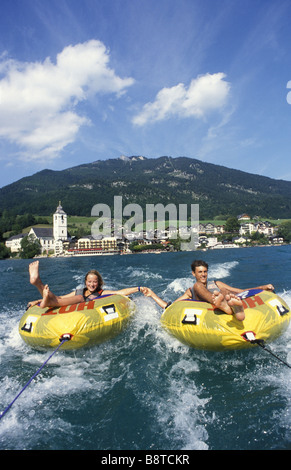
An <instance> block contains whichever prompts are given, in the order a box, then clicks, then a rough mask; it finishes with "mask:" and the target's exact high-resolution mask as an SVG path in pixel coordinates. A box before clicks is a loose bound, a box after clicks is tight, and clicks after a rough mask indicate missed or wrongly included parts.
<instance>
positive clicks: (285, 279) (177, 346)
mask: <svg viewBox="0 0 291 470" xmlns="http://www.w3.org/2000/svg"><path fill="white" fill-rule="evenodd" d="M197 257H198V258H203V259H205V260H206V261H208V262H209V263H210V271H209V278H210V279H211V278H215V279H221V280H224V281H225V282H227V283H228V284H232V285H234V286H237V287H242V288H245V287H246V288H247V287H252V286H256V285H258V284H265V283H269V282H271V283H273V284H274V285H275V288H276V292H277V293H278V294H279V295H281V296H282V297H283V298H284V299H285V300H286V301H287V303H288V304H289V305H291V273H290V269H289V262H290V258H291V247H290V246H285V247H272V248H250V249H233V250H217V251H211V252H196V253H186V252H182V253H167V254H164V253H163V254H160V255H156V254H140V255H129V256H103V257H86V258H74V259H64V258H60V259H44V260H41V261H40V269H41V276H42V278H43V280H44V281H45V282H48V283H49V285H50V288H51V289H52V291H54V292H55V293H57V294H62V293H67V292H70V291H71V290H73V289H74V288H75V287H76V286H77V285H80V284H81V283H82V281H83V277H84V275H85V273H86V272H87V271H88V270H89V269H91V268H96V269H98V270H99V271H100V272H101V273H102V275H103V277H104V280H105V284H106V287H107V288H116V289H117V288H122V287H125V286H133V285H148V286H149V287H151V288H152V289H153V290H155V292H157V293H158V294H159V295H160V296H161V297H162V298H164V299H167V300H174V299H175V298H176V297H177V296H179V295H180V294H182V293H183V292H184V291H185V289H186V288H187V287H189V286H190V285H191V284H192V283H193V280H192V276H191V269H190V264H191V262H192V260H193V259H194V258H197ZM29 262H30V261H29V260H11V261H10V260H5V261H1V262H0V273H1V276H0V286H1V299H0V412H1V411H3V410H4V409H5V408H6V406H7V405H8V404H9V403H10V402H11V401H12V400H13V399H14V397H15V396H16V395H17V393H18V392H19V391H20V390H21V388H22V387H23V386H24V384H25V383H26V382H27V381H28V380H29V378H30V377H32V376H33V374H34V373H35V372H36V370H38V368H39V367H40V366H41V364H42V363H43V362H44V361H45V360H46V359H47V357H48V353H47V352H38V351H35V350H33V349H31V348H30V347H29V346H27V345H26V344H24V343H23V341H22V340H21V338H20V336H19V334H18V322H19V319H20V317H21V315H22V314H23V312H24V310H25V306H26V304H27V302H28V301H29V300H32V299H35V298H38V293H37V291H36V289H35V288H34V287H33V286H30V285H29V277H28V264H29ZM134 300H135V301H136V305H137V313H136V315H135V317H134V318H133V320H132V322H131V324H130V326H129V328H128V329H127V330H126V331H124V332H123V333H122V334H121V335H119V336H118V337H117V338H115V339H113V340H111V341H109V342H107V343H104V344H102V345H100V346H96V347H94V348H91V349H83V350H78V351H76V352H74V351H73V352H69V351H58V352H57V353H56V354H55V355H54V356H53V357H52V359H51V360H50V361H49V363H48V364H47V365H46V366H45V368H44V369H43V370H42V371H41V373H40V374H39V375H38V376H37V377H36V379H35V380H34V381H33V382H32V383H31V384H30V385H29V387H28V388H27V389H26V390H25V391H24V392H23V394H22V395H21V396H20V397H19V399H18V400H17V401H16V402H15V403H14V405H13V406H12V407H11V409H10V410H9V411H8V413H7V414H6V415H5V416H4V418H3V419H2V420H1V421H0V449H2V450H3V449H11V450H19V449H28V450H43V449H47V450H68V449H76V450H108V449H115V450H140V449H142V450H166V449H167V450H196V449H201V450H207V449H208V450H223V449H224V450H258V449H260V450H267V449H268V450H269V449H290V448H291V430H290V426H291V390H290V385H291V370H290V369H288V368H287V367H286V366H284V364H282V363H280V362H279V361H277V360H276V359H275V358H273V357H272V356H270V355H269V354H268V353H267V352H266V351H264V350H262V349H261V348H255V349H253V350H248V351H226V352H224V353H216V352H206V351H197V350H194V349H190V348H188V347H187V346H184V345H182V344H181V343H179V342H178V341H177V340H176V339H174V338H172V337H170V336H169V335H168V333H167V332H166V331H164V330H163V329H162V328H161V325H160V321H159V318H160V315H161V313H162V311H161V309H160V308H159V307H158V306H157V305H156V304H154V303H153V301H152V300H151V299H149V298H145V297H143V296H142V295H141V294H137V295H135V296H134ZM290 337H291V330H290V328H289V329H288V331H287V332H286V333H285V334H284V335H283V336H282V337H281V338H279V339H278V340H277V341H276V342H274V343H272V344H271V345H270V347H271V349H272V350H273V351H274V352H275V353H276V354H277V355H278V356H280V357H282V358H283V359H284V360H285V361H287V362H289V363H291V346H290Z"/></svg>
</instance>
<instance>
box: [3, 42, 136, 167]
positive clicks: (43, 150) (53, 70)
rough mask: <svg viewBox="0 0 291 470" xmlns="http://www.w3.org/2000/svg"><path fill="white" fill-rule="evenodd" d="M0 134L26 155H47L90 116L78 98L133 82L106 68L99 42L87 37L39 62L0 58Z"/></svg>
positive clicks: (72, 138) (105, 55)
mask: <svg viewBox="0 0 291 470" xmlns="http://www.w3.org/2000/svg"><path fill="white" fill-rule="evenodd" d="M0 61H1V62H0V76H2V78H1V80H0V138H3V139H7V140H8V141H10V142H12V143H14V144H16V145H17V146H19V147H20V149H21V155H22V158H24V159H26V160H35V159H42V158H45V159H48V158H49V159H52V158H55V157H56V156H58V155H59V153H60V152H61V151H62V149H63V148H64V147H65V146H66V145H68V144H69V143H72V142H74V141H75V139H76V136H77V133H78V131H79V129H80V127H81V126H82V125H85V124H89V120H88V119H87V118H86V117H84V116H80V115H78V113H77V110H76V107H77V105H78V103H80V102H82V101H85V100H88V99H89V98H90V96H92V95H95V94H97V93H102V94H104V93H114V94H116V95H117V96H119V95H121V94H122V93H124V92H125V90H126V88H127V87H129V86H131V85H132V84H133V82H134V80H133V79H132V78H124V79H122V78H120V77H118V76H117V75H116V74H115V72H114V70H112V69H111V68H110V67H109V53H108V51H107V50H106V48H105V46H104V44H103V43H102V42H100V41H97V40H91V41H88V42H85V43H83V44H77V45H75V46H68V47H66V48H65V49H64V50H63V51H62V52H61V53H60V54H58V55H57V58H56V63H53V62H52V61H51V59H50V58H47V59H45V60H44V61H43V62H36V63H20V62H17V61H15V60H8V59H7V58H5V56H4V55H2V57H1V58H0Z"/></svg>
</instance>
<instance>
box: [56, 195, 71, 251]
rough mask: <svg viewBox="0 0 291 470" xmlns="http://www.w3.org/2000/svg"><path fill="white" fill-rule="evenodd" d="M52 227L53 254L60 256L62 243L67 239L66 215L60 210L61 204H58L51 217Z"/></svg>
mask: <svg viewBox="0 0 291 470" xmlns="http://www.w3.org/2000/svg"><path fill="white" fill-rule="evenodd" d="M53 227H54V229H53V230H54V244H55V253H56V254H60V253H62V251H63V244H62V241H64V240H67V238H68V229H67V214H66V213H65V211H64V210H63V208H62V206H61V202H59V205H58V207H57V210H56V212H55V213H54V216H53Z"/></svg>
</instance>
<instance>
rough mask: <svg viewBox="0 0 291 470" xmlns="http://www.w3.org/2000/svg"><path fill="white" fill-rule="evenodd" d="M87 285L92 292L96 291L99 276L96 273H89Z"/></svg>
mask: <svg viewBox="0 0 291 470" xmlns="http://www.w3.org/2000/svg"><path fill="white" fill-rule="evenodd" d="M86 287H87V289H88V290H89V291H90V292H94V291H95V290H96V289H97V287H98V277H97V276H96V274H88V276H87V279H86Z"/></svg>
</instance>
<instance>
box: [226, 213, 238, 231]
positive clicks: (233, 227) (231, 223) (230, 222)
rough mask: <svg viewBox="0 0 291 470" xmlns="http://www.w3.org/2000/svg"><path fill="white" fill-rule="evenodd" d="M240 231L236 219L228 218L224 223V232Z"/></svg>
mask: <svg viewBox="0 0 291 470" xmlns="http://www.w3.org/2000/svg"><path fill="white" fill-rule="evenodd" d="M239 229H240V223H239V221H238V220H237V218H236V217H229V218H228V219H227V221H226V223H225V231H226V232H231V233H234V232H238V231H239Z"/></svg>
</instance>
